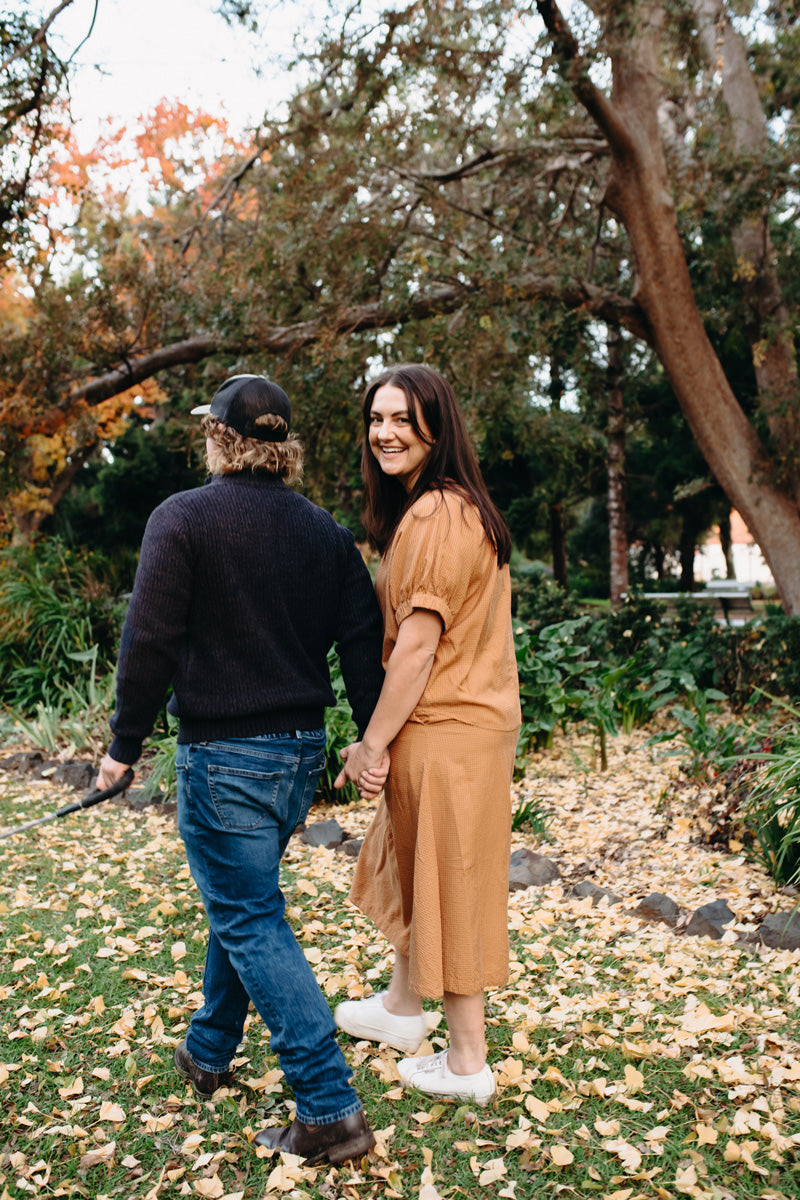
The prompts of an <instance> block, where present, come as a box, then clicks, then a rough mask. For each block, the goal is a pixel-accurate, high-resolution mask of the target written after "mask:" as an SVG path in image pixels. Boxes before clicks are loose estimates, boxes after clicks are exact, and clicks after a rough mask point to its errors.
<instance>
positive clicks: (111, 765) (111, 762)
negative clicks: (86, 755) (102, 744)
mask: <svg viewBox="0 0 800 1200" xmlns="http://www.w3.org/2000/svg"><path fill="white" fill-rule="evenodd" d="M128 766H129V764H128V763H120V762H117V760H116V759H115V758H112V757H111V756H110V755H109V754H105V755H104V756H103V761H102V762H101V763H100V770H99V771H98V772H97V780H96V781H95V787H96V788H97V790H98V792H104V791H105V790H106V788H110V787H113V786H114V784H115V783H116V782H117V780H118V779H121V778H122V776H123V775H124V774H125V772H126V771H127V770H128Z"/></svg>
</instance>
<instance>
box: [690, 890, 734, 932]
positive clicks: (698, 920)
mask: <svg viewBox="0 0 800 1200" xmlns="http://www.w3.org/2000/svg"><path fill="white" fill-rule="evenodd" d="M735 920H736V913H734V912H731V910H730V909H729V908H728V904H727V901H725V900H713V901H712V902H711V903H710V904H704V905H702V907H701V908H698V909H697V910H696V911H695V912H693V913H692V916H691V918H690V920H689V924H688V925H687V926H686V929H685V930H684V933H685V934H686V935H687V937H710V938H714V940H715V941H719V940H720V938H721V937H722V935H723V933H724V932H725V926H726V925H728V924H730V922H731V921H735Z"/></svg>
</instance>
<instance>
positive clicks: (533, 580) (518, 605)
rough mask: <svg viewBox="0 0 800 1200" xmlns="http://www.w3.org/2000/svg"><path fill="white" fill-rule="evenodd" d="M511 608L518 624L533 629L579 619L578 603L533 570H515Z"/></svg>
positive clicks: (512, 581)
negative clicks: (520, 623)
mask: <svg viewBox="0 0 800 1200" xmlns="http://www.w3.org/2000/svg"><path fill="white" fill-rule="evenodd" d="M511 607H512V611H513V613H514V616H515V618H516V619H517V620H519V621H527V622H528V623H529V624H530V625H532V626H533V628H534V629H543V628H544V627H545V626H547V625H557V624H559V623H560V622H561V621H569V620H573V619H575V618H577V617H580V616H581V608H580V605H579V604H578V602H577V601H576V600H574V599H572V598H571V597H570V596H568V595H567V593H566V592H565V591H564V589H563V588H561V587H559V586H558V584H557V583H554V582H553V580H552V579H550V578H548V576H547V575H545V574H543V573H542V571H541V570H537V569H535V568H522V567H515V568H514V570H513V572H512V575H511Z"/></svg>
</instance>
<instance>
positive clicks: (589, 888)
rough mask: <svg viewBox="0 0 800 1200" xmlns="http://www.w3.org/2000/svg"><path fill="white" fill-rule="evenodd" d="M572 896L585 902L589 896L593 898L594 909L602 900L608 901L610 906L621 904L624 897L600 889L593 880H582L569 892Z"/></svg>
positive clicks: (607, 889)
mask: <svg viewBox="0 0 800 1200" xmlns="http://www.w3.org/2000/svg"><path fill="white" fill-rule="evenodd" d="M569 894H570V896H577V897H578V899H580V900H585V899H586V897H587V896H591V898H592V908H596V907H597V905H598V904H599V903H600V902H601V900H607V901H608V903H609V904H621V903H622V897H621V896H618V895H617V893H616V892H612V891H611V890H610V889H609V888H604V887H600V886H599V884H596V883H592V881H591V879H582V880H581V881H580V883H576V884H574V886H573V887H571V888H570V890H569Z"/></svg>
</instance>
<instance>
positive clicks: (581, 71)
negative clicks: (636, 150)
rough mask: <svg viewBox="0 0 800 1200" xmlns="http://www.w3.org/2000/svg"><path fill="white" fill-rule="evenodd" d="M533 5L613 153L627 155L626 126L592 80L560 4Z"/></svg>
mask: <svg viewBox="0 0 800 1200" xmlns="http://www.w3.org/2000/svg"><path fill="white" fill-rule="evenodd" d="M536 7H537V8H538V10H539V16H540V17H541V18H542V20H543V21H544V23H545V27H546V29H547V32H548V33H549V34H550V37H551V39H552V42H553V51H554V53H555V55H556V58H557V59H558V60H559V65H560V67H561V71H562V74H563V76H564V78H565V79H566V80H567V82H568V83H569V84H570V86H571V88H572V90H573V92H574V93H575V95H576V97H577V98H578V100H580V102H581V104H582V105H583V107H584V108H585V109H586V111H587V112H588V114H589V116H590V117H591V118H592V119H593V120H594V122H595V124H596V125H597V127H598V129H599V130H600V131H601V133H604V134H605V136H606V137H607V138H608V140H609V142H610V143H611V145H612V146H613V147H614V150H615V151H616V153H617V154H618V155H619V156H620V157H628V155H629V154H630V153H632V152H633V145H632V142H631V138H630V134H629V132H628V129H627V128H626V126H625V123H624V122H623V121H621V120H620V117H619V114H618V112H617V110H616V108H615V106H614V105H613V104H612V103H611V101H610V100H609V99H608V97H607V96H606V95H604V93H603V92H601V90H600V88H598V87H597V86H596V84H594V83H592V80H591V76H590V75H589V64H588V63H587V62H586V60H585V59H584V57H583V55H582V54H581V51H580V46H579V45H578V42H577V40H576V38H575V35H574V34H573V32H572V30H571V29H570V27H569V25H568V24H567V22H566V19H565V17H564V15H563V13H562V12H561V10H560V8H559V7H558V5H557V4H556V3H555V2H554V0H536Z"/></svg>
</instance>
